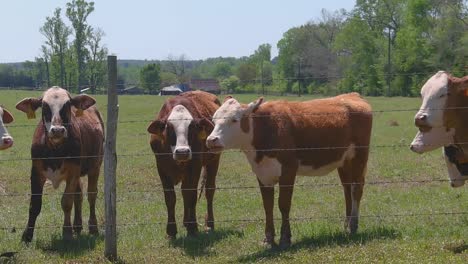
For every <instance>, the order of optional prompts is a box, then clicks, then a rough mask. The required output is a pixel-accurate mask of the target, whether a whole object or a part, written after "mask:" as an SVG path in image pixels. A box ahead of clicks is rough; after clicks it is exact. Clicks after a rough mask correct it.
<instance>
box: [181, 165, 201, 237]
mask: <svg viewBox="0 0 468 264" xmlns="http://www.w3.org/2000/svg"><path fill="white" fill-rule="evenodd" d="M190 167H191V170H190V171H189V172H187V173H186V177H185V178H184V179H182V199H183V200H184V226H185V228H186V229H187V234H188V235H190V236H193V235H196V233H197V232H198V224H197V214H196V207H197V188H198V181H199V180H200V173H201V166H196V167H195V166H190Z"/></svg>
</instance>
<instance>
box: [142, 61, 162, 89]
mask: <svg viewBox="0 0 468 264" xmlns="http://www.w3.org/2000/svg"><path fill="white" fill-rule="evenodd" d="M160 72H161V67H160V66H159V64H155V63H151V64H148V65H146V66H144V67H143V68H142V69H141V71H140V83H141V86H142V87H143V88H144V89H146V90H148V91H149V92H154V91H156V90H157V89H158V88H159V84H160V82H161V76H160Z"/></svg>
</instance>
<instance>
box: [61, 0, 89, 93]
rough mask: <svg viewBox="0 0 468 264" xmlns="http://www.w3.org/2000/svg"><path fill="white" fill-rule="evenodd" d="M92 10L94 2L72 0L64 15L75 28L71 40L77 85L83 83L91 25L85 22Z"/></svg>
mask: <svg viewBox="0 0 468 264" xmlns="http://www.w3.org/2000/svg"><path fill="white" fill-rule="evenodd" d="M93 11H94V2H87V1H86V0H72V1H71V2H69V3H67V12H66V15H67V17H68V19H69V20H70V22H71V24H72V26H73V29H74V30H75V40H74V42H73V44H74V48H75V52H76V62H77V65H78V66H77V73H78V87H79V86H80V85H82V84H83V83H84V80H85V75H84V73H85V62H86V57H87V55H88V50H87V49H86V41H87V36H89V32H90V30H91V27H90V26H89V25H88V23H87V19H88V16H89V14H91V13H92V12H93Z"/></svg>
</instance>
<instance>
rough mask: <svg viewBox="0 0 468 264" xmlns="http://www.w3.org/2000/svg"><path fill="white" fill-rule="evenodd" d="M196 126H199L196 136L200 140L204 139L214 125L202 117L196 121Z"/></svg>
mask: <svg viewBox="0 0 468 264" xmlns="http://www.w3.org/2000/svg"><path fill="white" fill-rule="evenodd" d="M197 126H198V127H199V131H198V138H199V139H201V140H205V139H206V138H207V137H208V133H211V131H213V128H214V125H213V122H211V121H210V120H209V119H208V118H202V119H200V120H199V121H198V122H197Z"/></svg>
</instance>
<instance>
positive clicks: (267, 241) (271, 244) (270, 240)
mask: <svg viewBox="0 0 468 264" xmlns="http://www.w3.org/2000/svg"><path fill="white" fill-rule="evenodd" d="M262 246H263V247H264V248H268V249H273V248H276V243H275V237H272V236H267V237H265V238H264V239H263V241H262Z"/></svg>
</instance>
